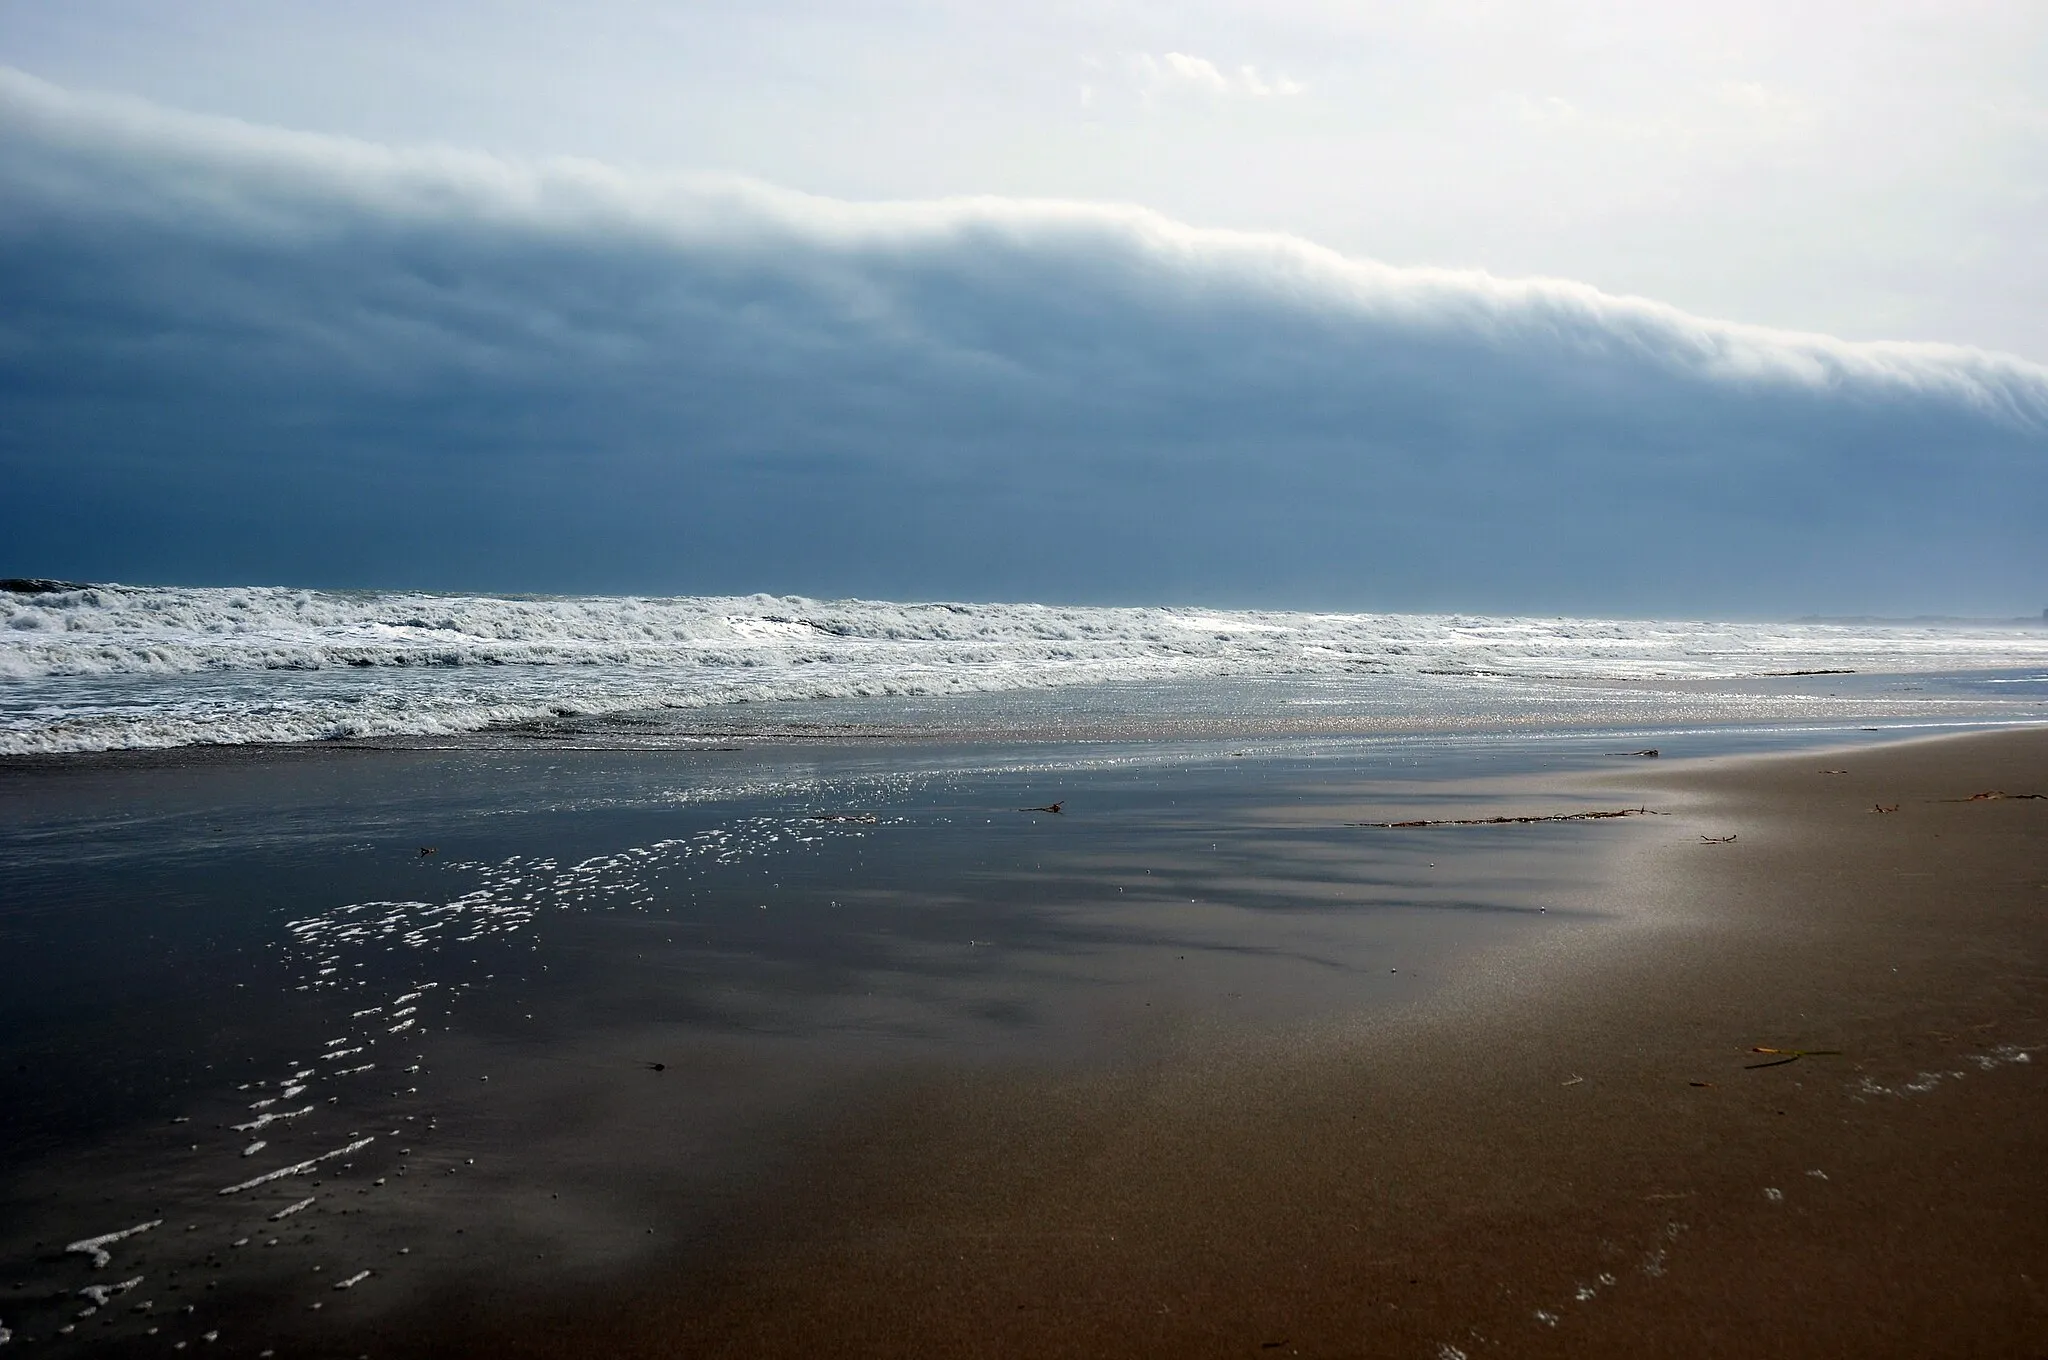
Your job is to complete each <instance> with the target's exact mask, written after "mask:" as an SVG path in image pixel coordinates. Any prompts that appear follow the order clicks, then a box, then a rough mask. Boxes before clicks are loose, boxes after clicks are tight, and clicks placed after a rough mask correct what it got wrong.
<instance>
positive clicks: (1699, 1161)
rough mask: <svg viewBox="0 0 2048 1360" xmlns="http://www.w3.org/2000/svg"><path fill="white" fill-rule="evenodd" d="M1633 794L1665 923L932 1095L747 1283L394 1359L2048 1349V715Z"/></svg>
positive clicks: (440, 1326)
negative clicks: (1384, 998)
mask: <svg viewBox="0 0 2048 1360" xmlns="http://www.w3.org/2000/svg"><path fill="white" fill-rule="evenodd" d="M1611 782H1612V783H1613V784H1614V786H1615V787H1616V789H1617V790H1627V791H1629V792H1631V793H1639V792H1640V791H1642V790H1645V789H1648V790H1651V791H1652V792H1653V795H1654V797H1655V798H1656V799H1658V800H1660V801H1661V804H1662V806H1664V807H1666V808H1667V809H1670V810H1672V811H1673V813H1674V815H1671V816H1668V817H1666V818H1662V819H1659V820H1658V821H1656V822H1655V823H1654V824H1653V828H1652V829H1647V830H1646V829H1632V831H1631V834H1630V835H1629V836H1628V837H1626V838H1617V844H1620V845H1622V846H1623V847H1624V848H1621V849H1619V850H1617V851H1616V853H1615V855H1614V859H1613V863H1612V865H1611V870H1612V872H1611V874H1610V875H1609V877H1608V886H1607V888H1606V889H1605V892H1606V893H1607V894H1608V895H1609V896H1608V897H1607V898H1606V900H1605V901H1604V902H1602V903H1598V904H1595V905H1602V906H1605V907H1608V908H1611V909H1613V910H1615V911H1617V912H1619V913H1621V914H1622V915H1623V916H1625V918H1626V920H1627V924H1626V925H1625V926H1624V927H1622V928H1619V929H1616V928H1612V927H1601V928H1597V929H1595V928H1588V929H1587V930H1586V931H1584V932H1562V933H1560V934H1559V935H1558V936H1557V937H1556V939H1555V940H1554V941H1553V943H1552V944H1551V945H1550V946H1549V947H1547V948H1546V949H1545V950H1544V952H1543V953H1542V954H1541V956H1540V957H1534V958H1532V957H1530V956H1529V955H1528V954H1527V953H1526V952H1521V953H1517V954H1514V955H1513V956H1495V957H1493V958H1492V959H1490V960H1489V961H1487V962H1486V963H1485V964H1484V965H1483V966H1480V967H1477V968H1475V971H1474V973H1473V976H1471V977H1470V978H1469V979H1465V980H1462V981H1461V982H1460V983H1458V984H1457V985H1454V986H1452V987H1449V988H1447V989H1444V990H1442V991H1440V992H1439V993H1438V994H1437V995H1436V996H1435V998H1434V999H1433V1000H1432V1001H1431V1002H1429V1003H1428V1004H1427V1005H1426V1006H1424V1007H1423V1008H1421V1010H1420V1011H1419V1012H1409V1013H1406V1014H1401V1015H1396V1016H1395V1017H1393V1018H1392V1019H1385V1018H1382V1019H1378V1020H1372V1021H1366V1022H1356V1023H1347V1022H1336V1021H1333V1022H1330V1023H1325V1024H1322V1025H1319V1026H1317V1027H1315V1028H1314V1029H1313V1030H1312V1031H1309V1032H1303V1033H1294V1034H1290V1035H1289V1036H1287V1037H1286V1038H1285V1039H1284V1040H1269V1039H1260V1040H1248V1041H1246V1042H1242V1043H1237V1042H1232V1041H1230V1040H1229V1039H1228V1038H1226V1037H1219V1036H1217V1035H1215V1034H1209V1035H1207V1037H1204V1038H1201V1039H1200V1040H1198V1041H1195V1042H1191V1043H1190V1044H1189V1045H1187V1046H1185V1047H1183V1048H1181V1049H1179V1050H1176V1051H1175V1052H1173V1053H1171V1054H1169V1055H1165V1056H1157V1057H1153V1058H1148V1059H1146V1060H1144V1061H1142V1062H1133V1063H1130V1064H1127V1065H1124V1066H1122V1067H1119V1068H1116V1069H1114V1070H1110V1071H1107V1072H1105V1071H1100V1070H1097V1071H1092V1072H1085V1073H1077V1072H1065V1073H1050V1072H1046V1073H1039V1074H1037V1075H1025V1076H1020V1075H1018V1074H1017V1073H1016V1072H1015V1071H1014V1070H1005V1071H1002V1072H1000V1073H997V1072H977V1071H973V1070H948V1071H939V1072H935V1073H930V1074H927V1075H925V1076H923V1077H920V1078H919V1079H917V1080H914V1081H905V1082H904V1083H902V1084H901V1085H900V1086H899V1087H897V1088H895V1089H892V1090H891V1091H889V1092H887V1093H885V1095H883V1096H881V1097H878V1098H877V1099H875V1100H874V1101H873V1102H871V1103H869V1104H865V1105H863V1106H861V1107H859V1108H858V1109H854V1110H850V1111H849V1112H848V1113H847V1115H846V1117H845V1118H844V1119H843V1120H842V1121H840V1122H839V1123H838V1125H837V1126H836V1127H834V1128H833V1129H832V1130H831V1131H830V1133H829V1134H828V1135H826V1136H825V1137H823V1138H822V1139H821V1140H819V1141H818V1142H817V1144H816V1145H815V1146H813V1147H811V1148H810V1149H809V1152H808V1155H807V1156H806V1157H805V1158H804V1159H803V1160H802V1165H803V1166H804V1167H805V1168H806V1169H805V1170H804V1171H802V1172H801V1173H799V1174H797V1175H796V1176H795V1177H793V1178H792V1180H791V1181H790V1183H788V1184H786V1185H784V1186H783V1187H782V1188H781V1190H780V1191H778V1192H776V1193H775V1194H773V1195H771V1196H769V1197H768V1199H767V1200H766V1201H765V1202H754V1203H750V1204H748V1205H747V1206H746V1207H745V1211H744V1214H743V1216H741V1217H740V1218H738V1219H737V1220H736V1221H735V1223H734V1224H733V1226H732V1232H731V1237H732V1240H733V1241H734V1242H736V1243H737V1244H738V1245H737V1246H736V1247H735V1248H734V1250H733V1251H731V1252H730V1253H727V1254H725V1255H724V1256H723V1258H722V1264H720V1265H719V1266H717V1267H716V1268H711V1269H707V1268H702V1267H675V1268H664V1269H661V1270H657V1271H654V1272H650V1273H646V1274H643V1275H642V1276H640V1277H639V1278H636V1279H635V1280H633V1281H631V1282H630V1283H627V1284H623V1285H621V1286H619V1287H617V1288H607V1289H605V1290H603V1291H601V1292H597V1293H592V1294H590V1295H586V1296H583V1297H578V1298H574V1299H567V1300H562V1299H557V1300H554V1301H552V1302H549V1303H545V1304H538V1305H534V1304H525V1303H521V1302H520V1301H516V1300H507V1299H503V1298H493V1297H489V1296H486V1295H477V1296H472V1297H468V1298H465V1299H441V1300H438V1301H437V1302H436V1305H435V1307H434V1310H433V1312H432V1315H431V1316H432V1318H433V1320H432V1321H430V1322H425V1323H422V1322H420V1321H418V1320H417V1319H416V1318H415V1319H405V1318H397V1317H394V1318H391V1319H388V1320H387V1321H386V1323H385V1324H383V1325H382V1326H381V1327H380V1328H379V1333H380V1335H379V1336H378V1337H376V1338H375V1339H374V1340H375V1347H374V1348H375V1349H379V1350H382V1351H384V1352H385V1353H389V1352H392V1351H408V1352H422V1351H423V1352H429V1353H442V1354H480V1355H481V1354H493V1355H497V1354H531V1355H542V1354H546V1355H555V1354H617V1355H724V1354H731V1355H741V1354H744V1355H764V1354H774V1355H911V1354H919V1355H1018V1356H1064V1355H1077V1356H1078V1355H1162V1356H1166V1355H1176V1356H1184V1355H1267V1354H1271V1355H1294V1354H1299V1355H1321V1356H1333V1355H1394V1356H1418V1357H1435V1358H1436V1360H1451V1358H1453V1357H1456V1356H1460V1355H1462V1356H1468V1357H1478V1356H1485V1355H1532V1356H1546V1355H1572V1356H1602V1355H1630V1356H1639V1355H1729V1356H1776V1355H1786V1356H1817V1355H1843V1356H1876V1355H1899V1356H1907V1355H1911V1356H1929V1355H1970V1356H1993V1355H2014V1356H2019V1355H2040V1354H2042V1353H2044V1351H2048V1082H2044V1077H2048V800H2039V799H2023V798H2013V797H2005V798H1975V799H1973V798H1972V795H1976V794H1981V793H1987V792H1993V791H1999V792H2003V793H2006V794H2031V793H2048V731H2029V732H2020V733H2000V734H1991V735H1979V736H1969V737H1962V738H1955V739H1946V740H1939V741H1929V742H1921V743H1915V744H1908V745H1901V746H1894V747H1888V748H1881V749H1872V750H1861V751H1856V752H1853V753H1850V754H1845V755H1838V756H1827V755H1822V756H1812V755H1800V756H1795V757H1789V758H1769V759H1744V760H1730V761H1725V762H1712V761H1709V762H1700V763H1696V764H1691V765H1686V766H1670V765H1667V766H1666V767H1664V768H1661V769H1659V768H1655V767H1651V766H1648V765H1647V764H1643V765H1637V766H1632V767H1630V768H1628V769H1627V770H1626V771H1624V772H1622V773H1621V774H1619V775H1617V776H1614V777H1613V779H1612V781H1611ZM1880 808H1884V809H1894V810H1888V811H1879V810H1878V809H1880ZM1431 834H1440V835H1444V836H1446V837H1449V836H1455V835H1456V834H1458V831H1457V829H1456V828H1443V829H1441V830H1439V831H1435V832H1432V833H1431ZM1706 837H1715V838H1719V837H1733V838H1734V839H1733V840H1731V841H1728V842H1725V843H1712V844H1709V843H1707V841H1706V840H1705V839H1704V838H1706ZM1760 1050H1779V1051H1780V1052H1778V1053H1775V1054H1774V1053H1770V1052H1764V1051H1760ZM1790 1050H1807V1051H1808V1055H1807V1056H1804V1057H1800V1058H1798V1059H1796V1060H1794V1061H1789V1062H1775V1065H1764V1064H1772V1063H1774V1061H1775V1060H1776V1059H1777V1058H1780V1057H1782V1056H1784V1055H1785V1053H1786V1052H1787V1051H1790ZM1823 1050H1837V1051H1838V1052H1825V1051H1823ZM364 1340H365V1341H366V1342H367V1341H370V1340H371V1339H370V1338H364ZM351 1345H353V1342H351ZM365 1348H366V1349H369V1348H371V1347H369V1346H366V1347H365Z"/></svg>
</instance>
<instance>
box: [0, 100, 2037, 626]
mask: <svg viewBox="0 0 2048 1360" xmlns="http://www.w3.org/2000/svg"><path fill="white" fill-rule="evenodd" d="M1369 191H1370V189H1369V186H1363V187H1362V188H1361V192H1369ZM0 200H4V203H5V211H4V212H0V471H4V476H5V480H6V483H7V485H8V486H9V488H10V494H9V495H8V496H6V497H5V498H4V504H0V574H5V573H20V574H27V573H34V574H41V575H64V576H77V577H96V578H106V577H120V578H127V579H134V580H142V579H153V580H182V581H191V582H206V581H293V582H307V583H320V584H338V585H351V584H358V585H411V586H425V587H448V588H484V589H501V590H542V591H546V590H563V591H567V590H637V591H676V592H692V593H695V592H725V591H732V592H741V591H751V590H775V591H781V590H790V591H802V592H805V593H808V594H812V595H827V596H829V595H849V594H865V595H874V596H885V597H896V598H904V597H922V598H931V597H951V598H969V597H972V598H1012V599H1015V598H1031V599H1056V600H1075V601H1101V602H1132V601H1137V602H1157V601H1177V600H1196V599H1199V600H1206V601H1212V602H1216V603H1222V604H1254V603H1269V604H1281V605H1302V606H1323V605H1330V606H1347V605H1355V606H1362V607H1364V606H1370V607H1379V608H1425V607H1432V608H1434V607H1451V608H1487V609H1522V610H1545V611H1587V610H1600V611H1621V610H1633V611H1653V612H1654V611H1689V612H1757V611H1774V610H1786V609H1792V610H1804V609H1829V610H1864V609H1886V610H1911V609H1944V610H1984V609H1989V610H2017V609H2027V610H2029V611H2031V610H2033V609H2038V608H2039V607H2040V601H2037V598H2036V597H2037V596H2040V595H2042V594H2043V592H2048V534H2043V533H2042V532H2041V530H2040V525H2041V524H2043V523H2048V370H2044V369H2042V368H2041V367H2039V366H2036V365H2033V364H2029V363H2026V362H2024V361H2022V360H2019V359H2016V358H2012V357H2009V356H2003V355H1997V354H1990V353H1984V352H1980V351H1975V350H1970V349H1964V348H1958V347H1951V346H1939V345H1925V344H1852V343H1847V342H1843V341H1840V340H1836V339H1832V338H1830V337H1827V336H1820V335H1802V334H1790V333H1785V332H1778V331H1771V330H1766V329H1762V328H1757V327H1747V326H1741V325H1735V324H1729V323H1725V322H1718V321H1709V320H1703V319H1700V318H1697V317H1693V316H1689V315H1686V314H1684V313H1681V312H1679V311H1676V310H1674V309H1672V308H1669V307H1665V306H1661V305H1659V304H1656V303H1654V302H1649V301H1645V300H1641V299H1634V298H1617V297H1612V296H1608V295H1604V294H1601V293H1599V292H1597V291H1596V290H1594V289H1592V288H1589V287H1586V286H1583V285H1579V284H1574V283H1570V282H1564V281H1554V280H1532V281H1510V280H1503V279H1497V278H1493V277H1489V276H1486V275H1483V274H1476V273H1463V272H1448V271H1430V270H1415V269H1395V268H1390V267H1387V266H1383V265H1379V264H1375V263H1373V262H1371V261H1369V260H1360V259H1355V258H1347V257H1343V256H1339V255H1337V254H1335V253H1333V252H1330V251H1327V250H1323V249H1320V248H1318V247H1316V246H1314V245H1311V244H1309V243H1306V242H1303V241H1301V240H1298V239H1292V238H1287V237H1281V236H1260V235H1250V234H1243V233H1229V232H1217V231H1204V230H1200V229H1196V228H1193V227H1189V226H1186V225H1183V224H1181V223H1178V222H1174V221H1171V220H1169V219H1166V218H1164V217H1162V216H1159V215H1157V214H1154V213H1150V212H1147V211H1144V210H1142V209H1139V208H1130V207H1117V206H1103V205H1096V204H1077V203H1062V202H1026V201H1016V200H998V199H960V200H951V201H943V202H917V203H877V204H866V203H849V202H842V201H834V200H829V199H821V198H815V197H809V196H805V195H802V194H798V193H793V192H789V191H785V190H780V189H775V188H771V187H767V186H763V185H759V184H754V183H747V182H740V181H732V180H706V179H693V178H687V177H676V176H663V175H655V174H645V173H634V172H629V171H627V170H623V169H620V168H616V167H611V166H606V165H600V164H595V163H588V162H577V161H567V160H558V161H545V162H521V161H510V160H505V159H500V158H495V157H492V156H488V155H484V154H479V153H473V152H467V151H458V150H450V149H393V148H389V147H384V146H378V145H372V144H368V143H362V142H354V141H347V140H341V139H334V138H326V137H317V136H310V135H302V134H295V133H290V132H285V131H279V130H275V129H269V128H261V127H254V126H249V125H246V124H239V123H233V122H227V121H223V120H212V119H203V118H197V117H192V116H187V115H182V114H178V113H174V112H169V111H165V110H162V109H159V108H154V107H150V106H146V105H142V104H138V103H132V102H124V101H120V100H114V99H107V98H100V97H87V96H80V95H76V94H73V93H70V92H67V91H64V90H62V89H59V88H56V87H53V86H50V85H47V84H44V83H42V82H39V81H36V80H34V79H33V78H31V77H28V76H25V75H21V74H19V73H12V72H4V71H0Z"/></svg>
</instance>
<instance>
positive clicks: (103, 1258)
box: [64, 1218, 163, 1270]
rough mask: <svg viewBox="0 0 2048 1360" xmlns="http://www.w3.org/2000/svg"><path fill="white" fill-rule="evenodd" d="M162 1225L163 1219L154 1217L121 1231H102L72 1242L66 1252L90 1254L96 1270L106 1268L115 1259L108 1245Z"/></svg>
mask: <svg viewBox="0 0 2048 1360" xmlns="http://www.w3.org/2000/svg"><path fill="white" fill-rule="evenodd" d="M161 1226H163V1220H162V1219H160V1218H152V1219H151V1220H150V1221H149V1222H147V1223H138V1224H136V1225H135V1226H134V1227H132V1228H123V1229H121V1231H119V1232H110V1233H101V1234H100V1235H99V1236H98V1237H87V1238H84V1239H82V1240H80V1241H77V1242H72V1243H70V1244H69V1245H67V1246H66V1247H65V1248H64V1250H65V1251H66V1252H74V1251H75V1252H77V1253H79V1254H80V1255H82V1256H90V1257H92V1268H93V1269H94V1270H104V1269H106V1267H107V1264H108V1262H110V1261H112V1260H113V1259H114V1258H113V1255H112V1254H111V1253H109V1252H108V1251H107V1248H108V1247H111V1246H113V1245H114V1244H115V1243H116V1242H124V1241H126V1240H127V1239H129V1238H131V1237H133V1236H135V1235H136V1234H137V1233H146V1232H148V1231H149V1230H150V1229H151V1228H157V1227H161Z"/></svg>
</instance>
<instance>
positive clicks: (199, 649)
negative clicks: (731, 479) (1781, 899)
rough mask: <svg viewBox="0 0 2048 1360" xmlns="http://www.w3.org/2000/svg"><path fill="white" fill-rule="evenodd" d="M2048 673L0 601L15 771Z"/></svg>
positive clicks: (1304, 628)
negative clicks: (1589, 685) (1683, 683)
mask: <svg viewBox="0 0 2048 1360" xmlns="http://www.w3.org/2000/svg"><path fill="white" fill-rule="evenodd" d="M2043 662H2048V631H2044V630H2038V629H2037V630H2026V629H2017V628H2001V627H1996V626H1989V625H1987V626H1981V627H1975V628H1971V627H1955V626H1936V625H1927V626H1917V625H1897V624H1891V625H1863V624H1839V623H1778V624H1731V623H1707V622H1683V621H1680V622H1653V621H1638V620H1616V619H1532V618H1505V617H1482V616H1471V615H1404V614H1337V613H1289V612H1280V611H1226V610H1214V609H1193V608H1089V607H1058V606H1048V605H1034V604H942V603H941V604H898V603H888V602H881V601H867V600H836V601H820V600H809V599H803V598H798V597H789V596H762V595H755V596H746V597H679V598H668V599H661V598H640V597H630V596H627V597H607V596H594V597H589V596H587V597H568V596H564V597H535V596H490V595H436V594H423V593H413V592H362V591H315V590H295V589H285V588H268V587H262V588H259V587H246V588H215V589H199V588H172V587H132V586H120V585H89V586H75V587H73V586H60V585H52V586H49V587H46V588H43V589H41V590H39V591H38V592H37V593H7V594H0V753H5V754H23V753H29V752H56V751H92V750H109V749H121V748H129V747H164V746H181V745H191V744H198V743H222V742H226V743H247V742H290V741H310V740H321V739H332V738H336V737H354V736H400V735H433V734H440V733H456V732H473V731H478V730H482V729H484V728H488V727H493V726H502V725H506V724H514V723H520V722H529V721H534V720H539V719H545V718H549V717H555V716H563V715H568V714H584V715H604V714H619V713H627V712H635V711H647V710H659V709H693V708H705V707H710V706H716V705H724V704H733V703H739V702H747V701H763V700H784V699H812V700H817V699H834V698H858V697H880V696H946V695H958V694H967V693H987V692H999V691H1005V690H1015V689H1024V688H1048V687H1060V686H1073V685H1100V684H1107V683H1116V682H1130V681H1167V682H1171V681H1182V680H1200V679H1204V678H1221V677H1257V676H1329V675H1342V676H1360V677H1368V676H1371V675H1374V674H1385V675H1390V676H1468V677H1469V676H1492V677H1501V678H1505V679H1509V680H1525V681H1531V682H1543V681H1558V680H1567V681H1570V680H1593V681H1635V680H1651V679H1664V680H1683V679H1698V680H1714V679H1730V678H1737V677H1744V676H1755V675H1762V674H1771V673H1784V672H1792V671H1802V670H1833V669H1841V670H1859V669H1878V670H1885V671H1901V670H1958V669H1970V668H1991V667H1998V666H2009V665H2026V664H2041V663H2043Z"/></svg>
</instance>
